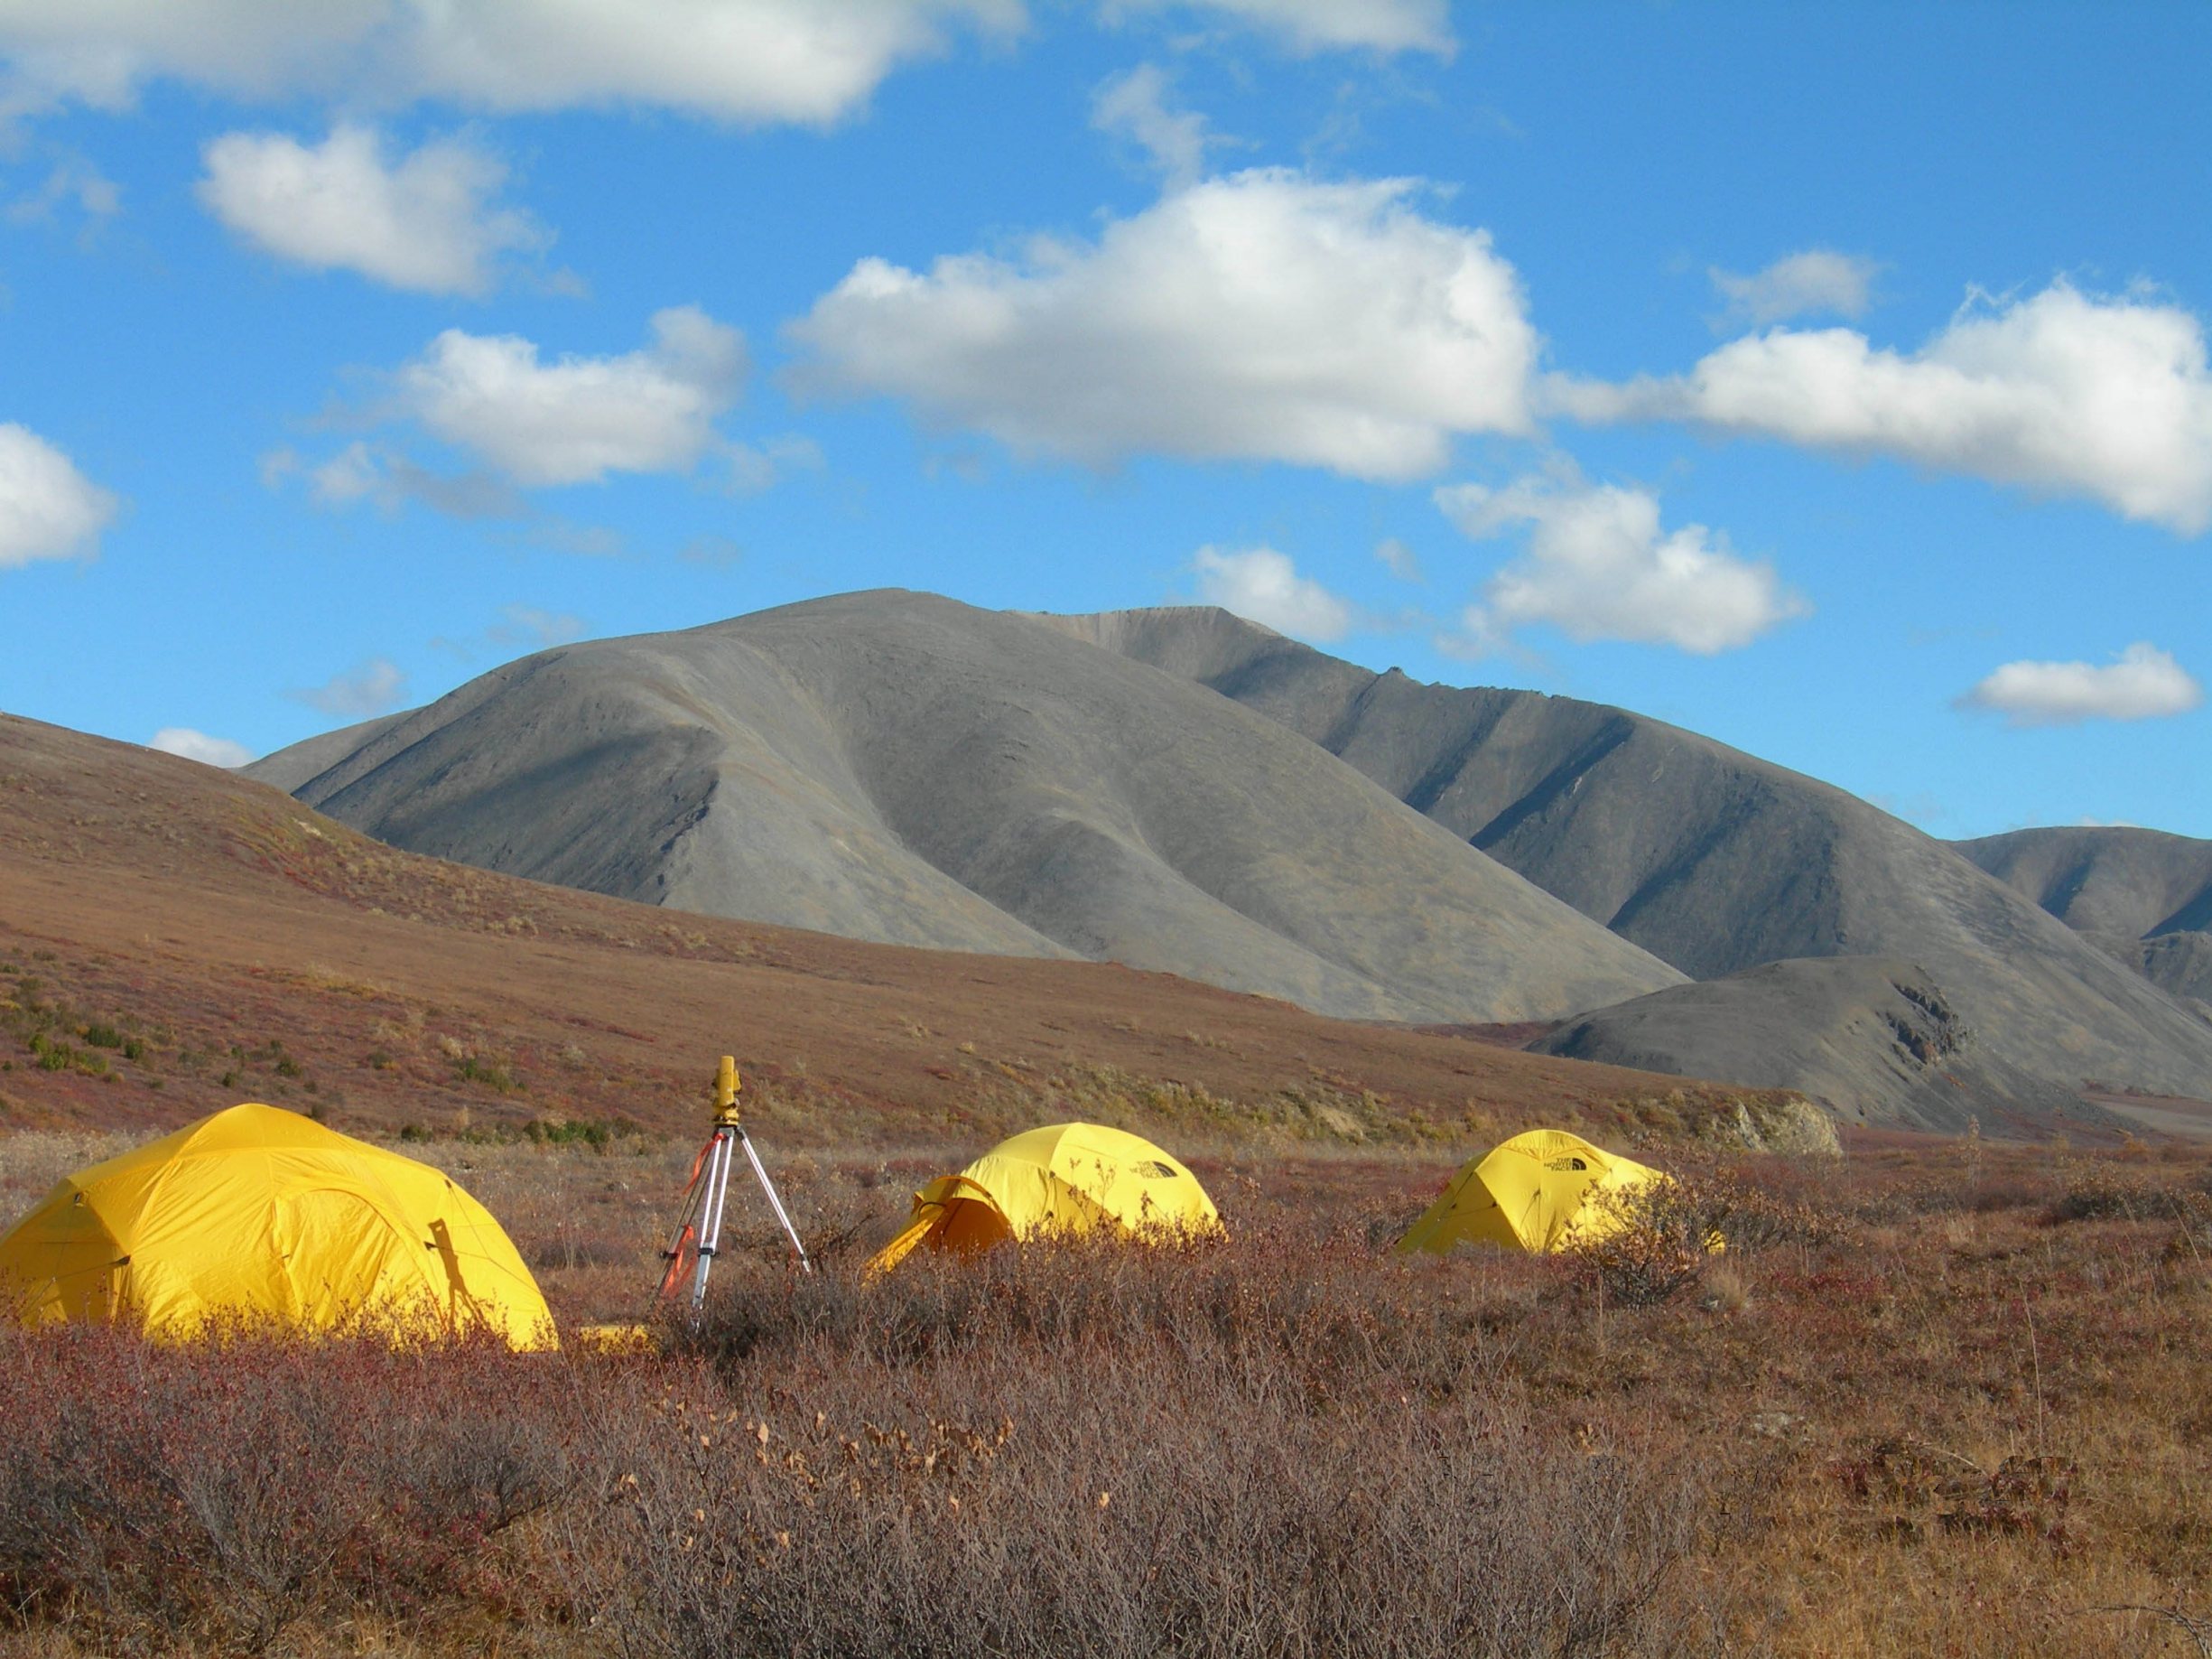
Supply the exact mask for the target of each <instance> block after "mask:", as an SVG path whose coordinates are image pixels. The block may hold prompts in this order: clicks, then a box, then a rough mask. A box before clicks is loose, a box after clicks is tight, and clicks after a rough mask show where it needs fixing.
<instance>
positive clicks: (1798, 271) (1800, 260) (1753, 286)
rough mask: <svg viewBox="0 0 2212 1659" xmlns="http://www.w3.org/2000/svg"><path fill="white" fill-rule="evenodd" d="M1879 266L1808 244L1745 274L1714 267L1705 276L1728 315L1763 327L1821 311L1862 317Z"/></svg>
mask: <svg viewBox="0 0 2212 1659" xmlns="http://www.w3.org/2000/svg"><path fill="white" fill-rule="evenodd" d="M1881 268H1882V267H1881V266H1878V265H1876V264H1875V263H1874V262H1873V260H1872V259H1860V258H1856V257H1854V256H1852V255H1850V254H1839V253H1836V252H1835V251H1834V250H1833V249H1830V248H1826V247H1814V248H1808V249H1807V250H1806V251H1805V252H1803V253H1799V254H1790V255H1788V256H1785V257H1783V258H1780V259H1777V260H1776V261H1775V262H1774V263H1773V264H1772V265H1771V266H1767V268H1766V269H1765V270H1763V271H1755V272H1753V273H1752V275H1749V276H1739V275H1735V274H1734V273H1733V272H1732V271H1724V270H1722V269H1721V268H1720V267H1719V266H1714V267H1712V269H1711V270H1710V271H1709V272H1708V273H1707V275H1710V276H1711V277H1712V278H1713V285H1714V286H1715V288H1718V289H1719V290H1720V291H1721V295H1722V297H1723V298H1724V299H1725V300H1726V301H1727V302H1728V312H1729V315H1730V316H1731V317H1733V319H1735V320H1736V321H1737V322H1748V323H1750V324H1752V326H1753V327H1754V328H1764V327H1765V326H1766V325H1767V324H1768V323H1770V322H1784V321H1786V320H1787V319H1789V318H1791V317H1806V316H1813V315H1817V314H1818V313H1820V312H1829V313H1832V314H1834V315H1836V316H1839V317H1862V316H1864V315H1865V314H1866V307H1867V305H1868V303H1870V301H1871V298H1872V294H1871V290H1872V289H1873V282H1874V277H1875V275H1876V274H1877V273H1878V272H1879V271H1880V270H1881Z"/></svg>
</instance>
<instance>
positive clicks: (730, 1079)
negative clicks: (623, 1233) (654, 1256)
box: [654, 1054, 814, 1313]
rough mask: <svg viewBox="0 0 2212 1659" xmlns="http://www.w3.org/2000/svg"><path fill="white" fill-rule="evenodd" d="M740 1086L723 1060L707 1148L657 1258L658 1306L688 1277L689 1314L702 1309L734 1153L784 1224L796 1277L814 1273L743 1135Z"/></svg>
mask: <svg viewBox="0 0 2212 1659" xmlns="http://www.w3.org/2000/svg"><path fill="white" fill-rule="evenodd" d="M738 1089H739V1082H738V1063H737V1061H736V1060H735V1059H733V1058H730V1056H729V1055H727V1054H725V1055H724V1056H722V1064H721V1068H720V1070H718V1071H717V1072H716V1073H715V1074H714V1132H713V1133H711V1134H710V1135H709V1136H708V1137H707V1143H706V1145H704V1146H702V1147H701V1148H700V1149H699V1158H698V1160H697V1161H696V1162H695V1163H693V1164H692V1181H691V1185H690V1186H689V1187H687V1188H684V1191H683V1208H682V1209H681V1210H680V1211H679V1212H678V1213H677V1216H676V1232H675V1237H674V1239H673V1240H672V1241H671V1242H670V1244H669V1245H668V1248H667V1249H665V1250H664V1251H662V1252H661V1255H662V1258H663V1259H664V1260H665V1261H666V1262H667V1263H668V1271H667V1272H666V1273H665V1274H664V1275H663V1276H662V1278H661V1288H660V1290H659V1291H656V1292H655V1296H654V1300H655V1301H656V1302H657V1301H659V1300H662V1299H663V1298H665V1297H667V1296H668V1295H670V1294H671V1293H672V1292H674V1291H675V1290H676V1289H677V1287H678V1286H680V1285H681V1284H682V1283H683V1280H684V1276H685V1273H686V1272H687V1271H688V1272H689V1273H690V1276H691V1282H692V1288H691V1297H690V1301H691V1309H692V1312H693V1313H697V1312H698V1311H699V1310H700V1309H701V1308H702V1307H704V1306H705V1305H706V1300H707V1273H708V1272H709V1270H711V1268H712V1267H713V1265H714V1257H715V1255H716V1254H717V1253H718V1252H719V1251H720V1249H721V1244H722V1210H723V1207H725V1206H726V1205H727V1204H728V1203H729V1201H730V1168H731V1166H732V1165H734V1164H735V1163H736V1162H737V1154H738V1153H739V1151H742V1152H744V1154H745V1161H746V1162H748V1163H749V1164H751V1165H752V1166H753V1178H754V1179H756V1180H757V1181H758V1182H759V1183H760V1190H761V1191H762V1192H763V1193H765V1194H767V1200H768V1207H769V1208H770V1209H772V1210H774V1211H775V1212H776V1220H778V1221H780V1222H782V1223H783V1224H784V1234H785V1237H787V1238H789V1239H790V1240H791V1248H792V1249H793V1251H795V1253H796V1254H797V1255H798V1258H799V1271H800V1272H808V1273H811V1272H813V1271H814V1264H813V1263H812V1262H810V1261H808V1260H807V1259H806V1246H805V1245H804V1244H801V1243H800V1242H799V1230H798V1228H796V1227H795V1226H792V1225H791V1216H789V1215H788V1214H787V1213H786V1212H785V1209H784V1201H783V1200H782V1199H781V1198H777V1197H776V1183H775V1182H774V1181H772V1180H770V1179H768V1171H767V1166H765V1165H764V1164H762V1162H761V1161H760V1154H759V1153H758V1152H757V1151H754V1150H753V1142H752V1139H751V1137H750V1136H748V1134H747V1133H746V1132H745V1124H744V1123H743V1122H742V1120H741V1118H740V1116H739V1112H738Z"/></svg>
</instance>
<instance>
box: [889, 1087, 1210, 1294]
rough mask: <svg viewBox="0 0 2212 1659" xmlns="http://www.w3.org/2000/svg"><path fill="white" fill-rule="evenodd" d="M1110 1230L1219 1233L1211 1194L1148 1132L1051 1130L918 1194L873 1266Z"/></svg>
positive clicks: (1025, 1137) (1153, 1234) (1085, 1126)
mask: <svg viewBox="0 0 2212 1659" xmlns="http://www.w3.org/2000/svg"><path fill="white" fill-rule="evenodd" d="M1098 1232H1109V1233H1111V1234H1114V1235H1119V1236H1121V1237H1125V1238H1136V1239H1159V1238H1174V1237H1189V1236H1194V1235H1195V1236H1205V1235H1219V1234H1220V1233H1221V1232H1222V1218H1221V1216H1220V1214H1219V1212H1217V1211H1216V1210H1215V1209H1214V1207H1213V1199H1212V1198H1208V1197H1206V1189H1205V1188H1204V1187H1202V1186H1200V1185H1199V1184H1198V1178H1197V1177H1196V1176H1194V1175H1193V1174H1192V1173H1191V1172H1190V1171H1189V1170H1186V1169H1185V1168H1184V1167H1183V1165H1182V1164H1180V1163H1178V1162H1177V1161H1176V1160H1175V1159H1174V1158H1173V1157H1171V1156H1170V1155H1169V1154H1167V1153H1166V1152H1164V1151H1161V1150H1160V1149H1159V1148H1158V1147H1157V1146H1155V1145H1153V1144H1152V1142H1149V1141H1148V1140H1146V1139H1144V1137H1143V1136H1141V1135H1132V1134H1129V1133H1127V1132H1124V1131H1122V1130H1119V1129H1107V1128H1105V1127H1103V1126H1101V1125H1100V1124H1097V1123H1051V1124H1047V1125H1046V1127H1044V1128H1042V1129H1032V1130H1029V1131H1027V1132H1026V1133H1023V1134H1018V1135H1016V1136H1015V1137H1014V1138H1013V1139H1012V1140H1010V1141H1002V1142H999V1144H998V1145H997V1146H994V1147H992V1148H991V1149H990V1151H988V1152H985V1153H984V1154H983V1155H982V1156H981V1158H979V1159H977V1160H975V1161H974V1162H973V1163H971V1164H970V1165H969V1166H968V1167H967V1168H966V1169H964V1170H962V1171H961V1172H960V1173H959V1174H957V1175H948V1176H945V1177H943V1179H939V1180H934V1181H932V1182H930V1184H929V1185H928V1186H926V1187H925V1188H922V1190H921V1191H919V1192H917V1193H915V1195H914V1215H913V1218H912V1220H911V1221H909V1222H908V1224H907V1226H906V1231H905V1232H903V1233H901V1234H900V1235H898V1236H897V1238H895V1239H893V1240H892V1241H891V1242H890V1243H889V1244H886V1245H885V1246H884V1247H883V1248H882V1249H881V1250H880V1251H878V1253H877V1254H876V1256H875V1259H874V1260H872V1261H871V1262H869V1271H870V1272H884V1271H885V1270H887V1269H889V1268H893V1267H896V1266H897V1265H898V1263H900V1262H902V1261H904V1260H905V1259H906V1256H907V1254H909V1253H910V1252H912V1251H913V1250H914V1249H915V1247H916V1246H919V1245H927V1246H928V1247H929V1248H931V1249H934V1250H956V1251H958V1250H981V1249H984V1248H987V1247H988V1246H990V1245H992V1244H1003V1243H1005V1242H1006V1241H1007V1240H1008V1239H1026V1238H1036V1237H1038V1236H1041V1235H1047V1234H1057V1235H1067V1236H1081V1235H1085V1234H1091V1233H1098Z"/></svg>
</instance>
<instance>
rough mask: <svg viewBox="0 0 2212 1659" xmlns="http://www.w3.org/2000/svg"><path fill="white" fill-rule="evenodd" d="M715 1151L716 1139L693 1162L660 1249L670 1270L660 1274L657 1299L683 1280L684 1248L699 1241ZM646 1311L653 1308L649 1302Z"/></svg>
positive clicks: (655, 1299) (707, 1144) (654, 1297)
mask: <svg viewBox="0 0 2212 1659" xmlns="http://www.w3.org/2000/svg"><path fill="white" fill-rule="evenodd" d="M713 1151H714V1142H713V1141H711V1140H709V1141H708V1142H707V1143H706V1145H704V1146H702V1147H701V1148H700V1149H699V1156H698V1157H697V1158H696V1159H694V1160H692V1179H691V1182H690V1184H689V1185H688V1186H686V1187H685V1188H683V1203H682V1204H681V1205H680V1206H679V1207H678V1208H677V1210H676V1226H675V1231H674V1234H673V1235H670V1237H669V1240H668V1248H667V1249H665V1250H664V1251H662V1252H661V1258H662V1260H664V1261H665V1262H666V1263H668V1269H667V1271H666V1272H665V1273H663V1274H662V1275H661V1283H660V1288H659V1289H658V1290H657V1291H655V1292H654V1293H653V1297H652V1300H653V1301H654V1302H657V1301H659V1300H661V1298H663V1297H665V1296H666V1295H667V1294H668V1293H669V1292H670V1291H673V1290H674V1289H675V1288H676V1286H677V1284H678V1283H680V1282H682V1280H683V1269H684V1265H685V1263H684V1259H683V1247H684V1245H685V1244H693V1243H696V1242H697V1240H698V1237H699V1217H700V1210H701V1207H702V1203H703V1202H704V1199H705V1197H706V1190H707V1189H706V1183H705V1179H704V1178H705V1175H706V1170H707V1163H708V1160H709V1158H710V1155H711V1153H712V1152H713ZM647 1310H648V1311H650V1304H648V1309H647Z"/></svg>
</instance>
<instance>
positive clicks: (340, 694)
mask: <svg viewBox="0 0 2212 1659" xmlns="http://www.w3.org/2000/svg"><path fill="white" fill-rule="evenodd" d="M406 691H407V676H406V675H405V674H404V673H402V672H401V670H400V668H399V666H398V665H397V664H396V663H393V662H390V661H388V660H386V658H384V657H370V658H369V659H368V660H367V662H365V663H362V664H361V665H360V666H358V667H356V668H351V669H349V670H348V671H347V672H346V673H344V674H339V675H333V676H331V677H330V679H329V680H327V681H325V682H324V683H323V684H322V685H311V686H307V687H304V688H302V689H301V690H298V691H289V692H286V693H285V695H286V696H288V697H290V698H291V699H292V700H293V702H295V703H304V704H307V706H308V707H310V708H311V709H320V710H321V712H322V713H325V714H331V715H336V716H338V717H339V718H340V719H344V720H367V719H369V718H370V717H371V716H372V715H376V714H384V713H389V712H391V711H392V710H393V709H395V708H397V707H398V706H399V704H400V701H401V699H402V698H403V697H404V695H405V694H406Z"/></svg>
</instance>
